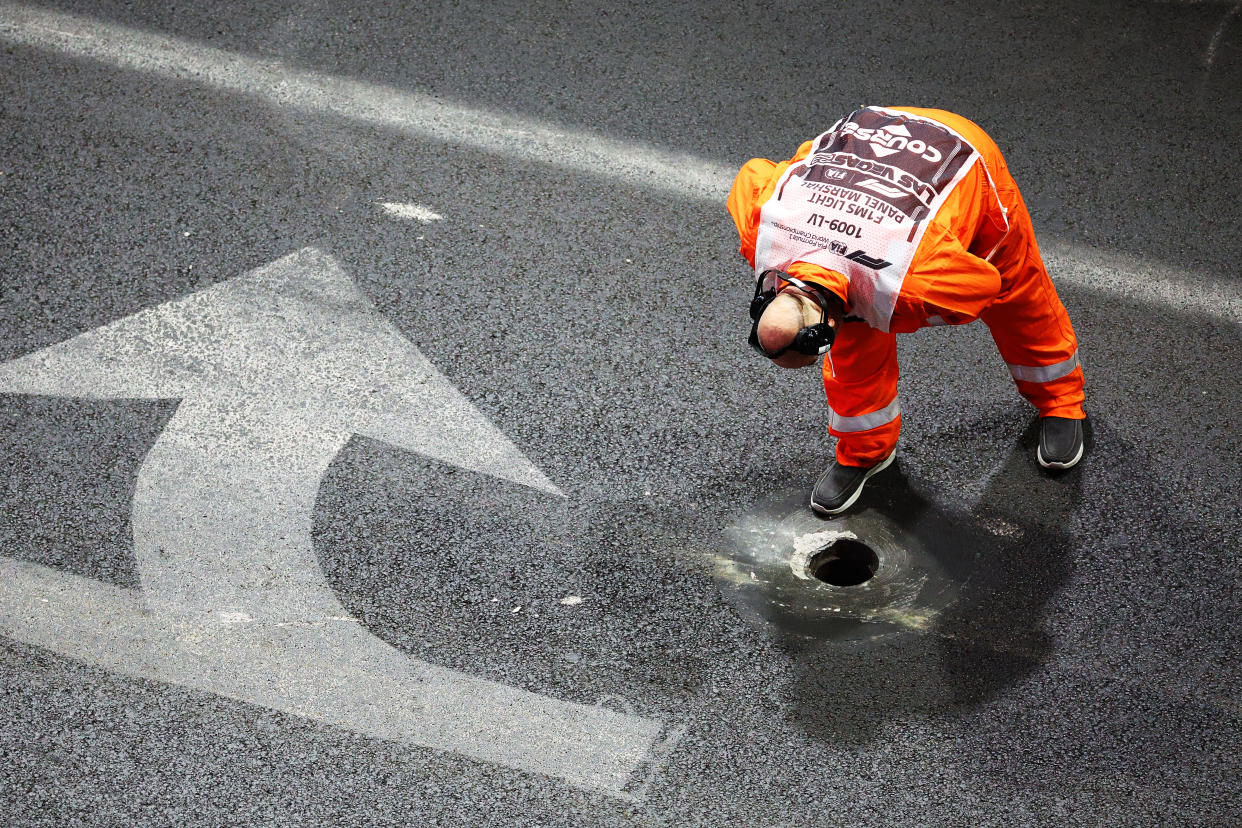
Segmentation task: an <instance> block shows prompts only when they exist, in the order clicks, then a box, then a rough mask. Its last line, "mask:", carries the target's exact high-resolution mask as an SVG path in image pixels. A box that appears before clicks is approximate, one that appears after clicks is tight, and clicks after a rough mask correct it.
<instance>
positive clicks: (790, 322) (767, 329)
mask: <svg viewBox="0 0 1242 828" xmlns="http://www.w3.org/2000/svg"><path fill="white" fill-rule="evenodd" d="M822 320H823V313H822V312H821V311H820V309H819V305H817V304H816V303H815V302H814V301H813V300H812V299H810V298H808V297H807V296H805V295H804V294H803V293H802V292H801V291H799V290H796V289H791V290H785V291H783V292H782V293H781V294H780V295H779V296H777V297H776V298H775V299H773V300H772V301H771V303H770V304H769V305H768V306H767V308H765V309H764V311H763V316H761V317H759V327H758V328H757V330H756V334H757V335H758V337H759V344H760V345H762V346H763V348H764V350H767V351H779V350H780V349H781V348H784V347H786V346H787V345H789V344H790V343H791V342H793V341H794V337H796V336H797V335H798V331H800V330H802V329H803V328H805V327H809V326H811V325H816V324H818V323H819V322H820V321H822ZM828 324H829V325H831V326H833V327H836V324H837V320H835V319H829V320H828ZM818 358H819V357H818V355H817V354H801V353H798V352H797V351H786V352H785V353H783V354H781V355H780V356H778V357H776V358H775V359H773V360H772V361H773V362H774V363H776V364H777V365H779V366H780V367H782V368H805V367H806V366H808V365H812V364H814V362H815V361H816V360H817V359H818Z"/></svg>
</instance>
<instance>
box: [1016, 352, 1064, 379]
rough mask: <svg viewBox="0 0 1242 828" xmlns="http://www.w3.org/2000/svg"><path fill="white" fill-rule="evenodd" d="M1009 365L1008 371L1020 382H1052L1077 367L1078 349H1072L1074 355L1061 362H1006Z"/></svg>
mask: <svg viewBox="0 0 1242 828" xmlns="http://www.w3.org/2000/svg"><path fill="white" fill-rule="evenodd" d="M1005 364H1006V365H1008V366H1009V373H1011V374H1013V378H1014V379H1015V380H1020V381H1022V382H1052V381H1053V380H1059V379H1060V378H1061V377H1064V376H1068V375H1069V374H1071V373H1073V371H1074V369H1075V368H1077V367H1078V351H1074V355H1073V356H1072V357H1070V358H1069V359H1067V360H1064V361H1063V362H1056V363H1053V364H1052V365H1014V364H1012V363H1009V362H1006V363H1005Z"/></svg>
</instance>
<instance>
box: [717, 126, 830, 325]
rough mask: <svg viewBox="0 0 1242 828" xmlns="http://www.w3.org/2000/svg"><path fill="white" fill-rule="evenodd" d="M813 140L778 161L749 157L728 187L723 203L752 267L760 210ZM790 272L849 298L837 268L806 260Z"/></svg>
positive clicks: (793, 267)
mask: <svg viewBox="0 0 1242 828" xmlns="http://www.w3.org/2000/svg"><path fill="white" fill-rule="evenodd" d="M812 143H813V142H811V141H804V142H803V143H802V146H800V147H798V151H797V152H796V153H794V156H793V158H790V159H789V160H788V161H783V162H781V163H779V164H777V163H775V162H773V161H769V160H768V159H766V158H752V159H750V160H749V161H747V162H746V163H745V164H743V165H742V169H741V170H739V171H738V174H737V177H736V178H734V179H733V187H732V188H731V189H730V190H729V200H728V202H726V206H727V207H728V208H729V215H731V216H732V217H733V223H734V225H736V226H737V235H738V239H739V240H740V242H741V244H740V247H739V248H738V252H739V253H741V254H742V256H743V257H745V259H746V261H748V262H750V266H751V267H754V266H755V243H756V241H757V239H758V236H759V211H760V210H761V209H762V208H763V204H764V202H766V201H767V200H768V198H770V197H771V195H772V191H773V190H774V189H776V182H777V180H778V179H779V178H780V177H781V176H782V175H783V174H784V172H785V169H786V168H787V167H788V166H789V165H790V164H792V163H794V162H796V161H801V160H802V159H803V158H806V157H807V156H808V155H810V153H811V144H812ZM789 275H790V276H795V277H797V278H799V279H802V280H803V281H805V282H814V283H815V284H817V285H820V286H821V287H826V288H828V289H829V290H831V291H832V292H833V293H835V294H837V296H839V297H841V301H842V302H846V301H848V300H847V296H848V292H849V282H848V281H847V280H846V278H845V276H843V275H842V274H840V273H837V272H836V271H833V270H827V269H826V268H822V267H820V266H819V265H813V264H810V263H808V262H794V263H793V264H792V265H790V266H789Z"/></svg>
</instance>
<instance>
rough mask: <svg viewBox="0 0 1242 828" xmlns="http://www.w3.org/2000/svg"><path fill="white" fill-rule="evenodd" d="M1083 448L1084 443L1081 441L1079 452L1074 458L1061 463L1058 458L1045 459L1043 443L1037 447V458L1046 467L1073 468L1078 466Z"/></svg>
mask: <svg viewBox="0 0 1242 828" xmlns="http://www.w3.org/2000/svg"><path fill="white" fill-rule="evenodd" d="M1082 450H1083V444H1082V443H1079V444H1078V453H1077V454H1075V455H1074V456H1073V458H1072V459H1070V460H1067V461H1065V462H1064V463H1060V462H1057V461H1056V460H1045V459H1044V447H1043V446H1042V445H1041V446H1036V447H1035V459H1036V460H1038V461H1039V465H1041V466H1043V467H1044V468H1045V469H1072V468H1074V466H1077V465H1078V461H1079V460H1081V459H1082Z"/></svg>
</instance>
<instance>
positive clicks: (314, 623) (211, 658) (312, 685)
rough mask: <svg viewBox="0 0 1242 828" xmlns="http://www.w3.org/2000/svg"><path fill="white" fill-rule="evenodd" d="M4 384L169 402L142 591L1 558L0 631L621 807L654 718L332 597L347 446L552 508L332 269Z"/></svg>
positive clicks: (287, 275) (191, 308)
mask: <svg viewBox="0 0 1242 828" xmlns="http://www.w3.org/2000/svg"><path fill="white" fill-rule="evenodd" d="M0 392H4V393H19V394H45V395H52V396H64V397H87V398H95V399H108V398H126V399H128V398H157V399H180V400H181V403H180V405H179V406H178V408H177V410H176V413H175V414H174V415H173V416H172V417H171V418H170V419H169V421H168V423H167V425H166V426H165V427H164V430H163V432H162V433H161V434H160V437H159V439H158V440H156V442H155V445H154V446H152V448H151V450H150V451H149V452H148V454H147V456H146V458H145V459H144V461H143V463H142V466H141V468H140V469H139V472H138V481H137V486H136V488H135V492H134V502H133V512H132V515H131V525H132V527H133V534H134V553H135V558H136V559H137V563H138V569H139V579H140V581H141V584H142V591H141V594H140V595H139V594H137V593H132V592H130V591H127V590H120V591H118V590H116V589H114V588H110V587H106V586H105V585H102V584H98V583H96V582H93V581H90V580H89V579H83V578H75V577H73V576H69V575H66V574H64V573H60V572H57V571H55V570H52V569H48V568H46V567H37V566H33V565H27V564H21V563H19V562H17V561H13V560H10V559H6V558H3V557H0V632H3V633H4V634H6V635H9V636H11V637H13V638H16V639H18V640H21V641H24V642H27V643H30V644H35V645H38V646H44V647H48V648H51V649H53V650H56V651H57V652H60V653H63V654H65V655H67V656H69V657H72V658H77V659H80V660H82V661H86V662H89V663H91V664H97V665H100V666H102V667H106V668H108V669H112V670H116V671H118V672H121V673H124V674H126V675H132V676H141V677H144V678H153V679H158V680H161V681H167V682H171V683H174V684H180V685H185V686H188V687H196V688H200V689H203V690H208V691H210V692H213V693H219V694H221V695H225V696H229V697H230V698H235V699H241V700H243V701H247V702H251V703H254V704H259V705H263V706H265V707H270V708H273V709H276V710H283V711H287V712H291V713H296V714H298V715H301V716H306V717H309V718H313V719H318V720H320V721H324V722H328V723H330V724H333V725H337V726H340V727H346V728H349V729H351V730H356V731H358V732H359V733H365V734H368V735H372V736H378V737H381V738H386V739H398V740H401V741H406V742H410V743H413V744H418V745H424V746H428V747H432V748H436V749H438V750H451V751H456V752H459V753H462V754H465V755H467V756H472V757H475V758H478V759H483V760H486V761H489V762H496V763H498V764H502V765H506V766H508V767H512V768H518V769H522V770H529V771H535V772H538V773H543V774H548V775H551V776H558V777H560V778H562V779H565V780H566V781H568V782H570V783H571V784H574V785H578V786H580V787H584V788H590V789H593V790H599V791H602V792H604V793H607V794H609V795H611V796H616V797H620V798H633V797H632V796H631V795H630V794H627V793H626V792H625V787H626V785H627V784H629V782H630V777H631V775H633V774H634V773H635V772H636V770H637V769H638V768H639V766H640V765H641V764H642V763H643V762H645V761H646V758H647V751H648V748H650V747H651V745H652V744H654V742H655V740H656V739H657V738H658V736H659V733H660V730H661V724H660V722H658V721H654V720H652V719H647V718H643V717H639V716H633V715H620V714H617V713H614V712H611V711H607V710H602V709H600V708H596V707H587V706H584V705H580V704H573V703H569V702H562V701H558V700H555V699H551V698H548V697H546V696H542V695H538V694H535V693H530V692H525V691H520V690H516V689H514V688H511V687H508V686H505V685H502V684H497V683H495V682H490V681H485V680H482V679H478V678H475V677H472V676H468V675H465V674H463V673H460V672H456V671H453V670H447V669H444V668H441V667H437V666H435V665H432V664H428V663H426V662H423V661H418V660H416V659H411V658H408V657H407V656H406V655H405V654H404V653H401V652H399V651H397V650H395V649H393V648H392V647H390V646H388V645H387V644H385V643H384V642H383V641H381V640H379V639H378V638H376V637H375V636H374V635H372V634H371V633H370V632H369V631H367V630H366V629H365V628H363V627H362V626H361V625H360V624H358V623H357V622H356V621H354V620H353V619H352V618H350V617H349V614H348V612H346V611H345V609H344V608H343V607H342V606H341V604H340V602H339V601H338V600H337V598H336V595H335V594H334V593H333V591H332V589H331V587H330V586H329V585H328V584H327V581H326V579H325V577H324V574H323V572H322V571H321V570H320V568H319V564H318V562H317V561H316V558H315V554H314V549H313V547H312V543H311V522H312V513H313V509H314V504H315V497H316V494H317V492H318V490H319V484H320V481H321V480H322V478H323V475H324V473H325V471H326V470H327V468H328V465H329V464H330V463H331V462H332V460H333V458H334V457H335V455H336V453H337V452H338V451H339V450H340V449H341V447H343V446H344V445H345V444H346V442H348V441H349V439H350V437H351V435H353V434H363V435H366V436H368V437H372V438H375V439H378V440H383V441H385V442H388V443H390V444H392V445H394V446H398V447H401V448H405V449H408V450H410V451H414V452H418V453H420V454H423V455H426V456H428V457H432V458H435V459H437V460H439V461H441V462H444V463H449V464H452V465H454V466H459V467H461V468H466V469H471V470H474V471H477V472H481V473H483V474H489V475H492V476H494V477H497V478H502V479H504V480H509V481H512V482H514V483H519V484H522V485H525V486H529V487H532V488H534V489H537V490H539V491H542V492H546V493H548V494H550V495H553V496H563V494H562V493H561V491H560V490H559V489H558V488H557V487H556V486H555V485H554V484H553V483H552V482H551V481H550V480H548V478H547V477H545V476H544V474H543V472H541V471H540V470H539V469H538V468H537V467H536V466H535V465H534V464H532V463H531V462H530V460H529V459H527V458H526V457H525V456H524V455H523V454H522V453H521V452H520V451H519V450H518V449H517V447H516V446H514V445H513V443H512V442H510V440H509V439H508V437H507V436H506V435H505V434H503V433H502V432H501V431H500V430H499V429H497V428H496V427H495V426H494V425H492V424H491V422H490V421H488V420H487V418H486V417H484V416H483V415H482V414H481V413H479V412H478V411H477V410H476V409H475V408H474V406H472V405H471V404H470V402H469V401H468V400H467V399H466V398H465V397H464V396H462V394H461V393H460V392H459V391H457V389H456V388H454V387H453V385H452V384H451V383H450V382H449V381H448V380H447V379H446V378H445V377H444V376H442V375H441V374H440V373H439V372H438V371H437V370H436V369H435V367H434V366H432V365H431V363H430V362H428V361H427V359H426V358H425V357H424V356H423V355H422V354H421V353H420V352H419V351H418V349H417V348H415V347H414V346H413V345H412V344H411V343H410V342H409V341H408V340H407V339H405V337H404V336H402V334H401V333H400V332H399V331H397V330H396V328H394V327H393V326H392V325H391V324H390V323H389V322H388V321H387V320H385V319H384V318H383V317H382V316H381V315H380V314H379V313H378V312H377V311H376V310H375V309H374V307H372V306H371V304H370V303H369V302H368V301H367V300H366V298H365V297H364V296H363V295H362V294H361V293H360V292H359V291H358V289H357V288H356V287H355V285H354V284H353V282H352V281H351V280H350V279H349V278H348V276H347V275H346V274H345V272H344V271H343V270H342V269H341V267H340V265H339V264H338V263H337V262H336V261H335V260H334V259H333V258H332V257H331V256H328V255H326V254H324V253H321V252H319V251H318V250H315V249H313V248H307V249H305V250H302V251H300V252H298V253H295V254H292V255H290V256H286V257H285V258H283V259H281V260H279V261H277V262H275V263H273V264H271V265H268V266H267V267H263V268H260V269H258V270H255V271H253V272H251V273H249V274H247V275H245V276H243V277H240V278H237V279H233V280H230V281H227V282H222V283H220V284H217V285H215V286H213V287H210V288H208V289H206V290H203V291H200V292H198V293H194V294H191V295H190V296H187V297H185V298H183V299H178V300H176V301H172V302H168V303H166V304H163V305H160V306H158V307H155V308H150V309H148V310H145V311H142V312H140V313H137V314H134V315H133V316H130V317H127V318H125V319H121V320H119V321H117V322H114V323H112V324H110V325H106V326H104V327H102V328H98V329H96V330H94V331H90V332H87V333H84V334H81V335H80V336H77V337H74V338H73V339H70V340H68V341H66V342H62V343H60V344H58V345H53V346H51V347H49V348H45V349H43V350H41V351H37V352H35V353H33V354H29V355H27V356H25V357H22V358H20V359H16V360H13V361H11V362H8V363H4V364H2V365H0ZM463 508H469V506H468V504H463ZM36 601H37V606H36ZM40 607H42V609H40ZM327 621H332V622H333V623H330V624H329V623H325V622H327Z"/></svg>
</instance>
